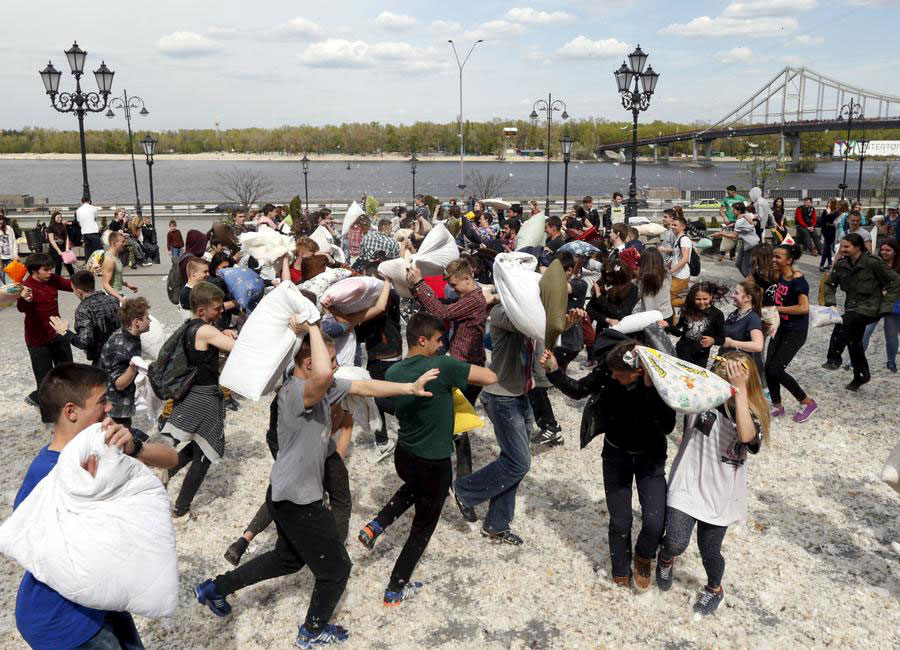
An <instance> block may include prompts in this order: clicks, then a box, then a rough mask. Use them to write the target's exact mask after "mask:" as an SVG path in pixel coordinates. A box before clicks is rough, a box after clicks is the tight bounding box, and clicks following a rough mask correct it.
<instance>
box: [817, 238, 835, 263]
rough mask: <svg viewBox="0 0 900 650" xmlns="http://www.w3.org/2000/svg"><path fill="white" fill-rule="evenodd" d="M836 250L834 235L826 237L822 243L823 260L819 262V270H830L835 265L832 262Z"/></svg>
mask: <svg viewBox="0 0 900 650" xmlns="http://www.w3.org/2000/svg"><path fill="white" fill-rule="evenodd" d="M833 250H834V235H831V236H830V237H829V236H828V235H826V236H825V241H823V242H822V258H821V259H820V260H819V268H826V267H828V268H830V267H831V265H832V264H833V263H834V260H832V254H833V253H832V251H833Z"/></svg>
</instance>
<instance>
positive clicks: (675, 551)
mask: <svg viewBox="0 0 900 650" xmlns="http://www.w3.org/2000/svg"><path fill="white" fill-rule="evenodd" d="M694 522H696V523H697V547H698V548H699V549H700V559H702V560H703V568H704V569H706V586H707V587H709V588H711V589H714V590H715V589H718V588H719V586H720V585H721V584H722V576H723V575H724V574H725V558H724V557H722V540H724V539H725V532H726V531H727V530H728V526H715V525H713V524H707V523H704V522H702V521H700V520H699V519H694V518H693V517H691V516H690V515H688V514H685V513H683V512H682V511H681V510H676V509H675V508H666V536H665V537H663V539H662V544H661V546H662V547H661V548H660V550H659V559H660V560H662V561H664V562H669V561H670V560H672V558H674V557H676V556H678V555H681V554H682V553H684V551H685V550H686V549H687V547H688V544H690V542H691V533H692V532H693V530H694Z"/></svg>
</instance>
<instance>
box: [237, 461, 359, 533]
mask: <svg viewBox="0 0 900 650" xmlns="http://www.w3.org/2000/svg"><path fill="white" fill-rule="evenodd" d="M322 487H323V488H324V489H325V493H326V494H327V495H328V505H329V507H330V508H331V512H332V513H333V514H334V523H335V525H337V529H338V537H340V538H341V541H342V542H344V541H347V533H348V531H349V529H350V511H351V509H352V507H353V501H352V498H351V495H350V475H349V474H348V473H347V466H346V465H344V459H343V458H341V455H340V454H339V453H337V452H336V451H335V452H332V454H331V455H330V456H329V457H328V458H326V459H325V477H324V478H323V480H322ZM271 523H272V513H271V512H270V511H269V504H268V503H266V502H264V503H263V504H262V505H261V506H260V507H259V510H257V511H256V514H255V515H253V519H251V520H250V523H249V524H248V525H247V528H246V530H245V531H244V532H245V533H251V534H252V535H253V536H254V537H256V536H257V535H259V534H260V533H261V532H263V531H264V530H265V529H266V528H268V527H269V524H271Z"/></svg>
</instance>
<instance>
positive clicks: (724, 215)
mask: <svg viewBox="0 0 900 650" xmlns="http://www.w3.org/2000/svg"><path fill="white" fill-rule="evenodd" d="M735 203H744V204H746V203H747V199H745V198H744V197H743V196H741V195H740V194H738V193H737V188H736V187H735V186H734V185H729V186H728V187H726V188H725V198H724V199H722V205H720V206H719V218H720V219H721V220H722V226H723V227H731V226H733V225H734V222H735V221H737V216H736V215H735V214H734V208H733V207H732V206H734V204H735ZM735 250H736V247H732V248H731V250H730V251H728V258H729V259H731V260H734V254H735ZM724 259H725V255H724V254H722V255H719V261H720V262H721V261H722V260H724Z"/></svg>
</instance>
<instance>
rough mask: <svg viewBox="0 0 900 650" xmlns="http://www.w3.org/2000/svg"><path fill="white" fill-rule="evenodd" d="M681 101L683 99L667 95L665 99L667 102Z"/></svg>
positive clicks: (664, 101) (675, 102)
mask: <svg viewBox="0 0 900 650" xmlns="http://www.w3.org/2000/svg"><path fill="white" fill-rule="evenodd" d="M679 102H681V100H680V99H678V98H677V97H666V98H665V99H663V103H665V104H678V103H679Z"/></svg>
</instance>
